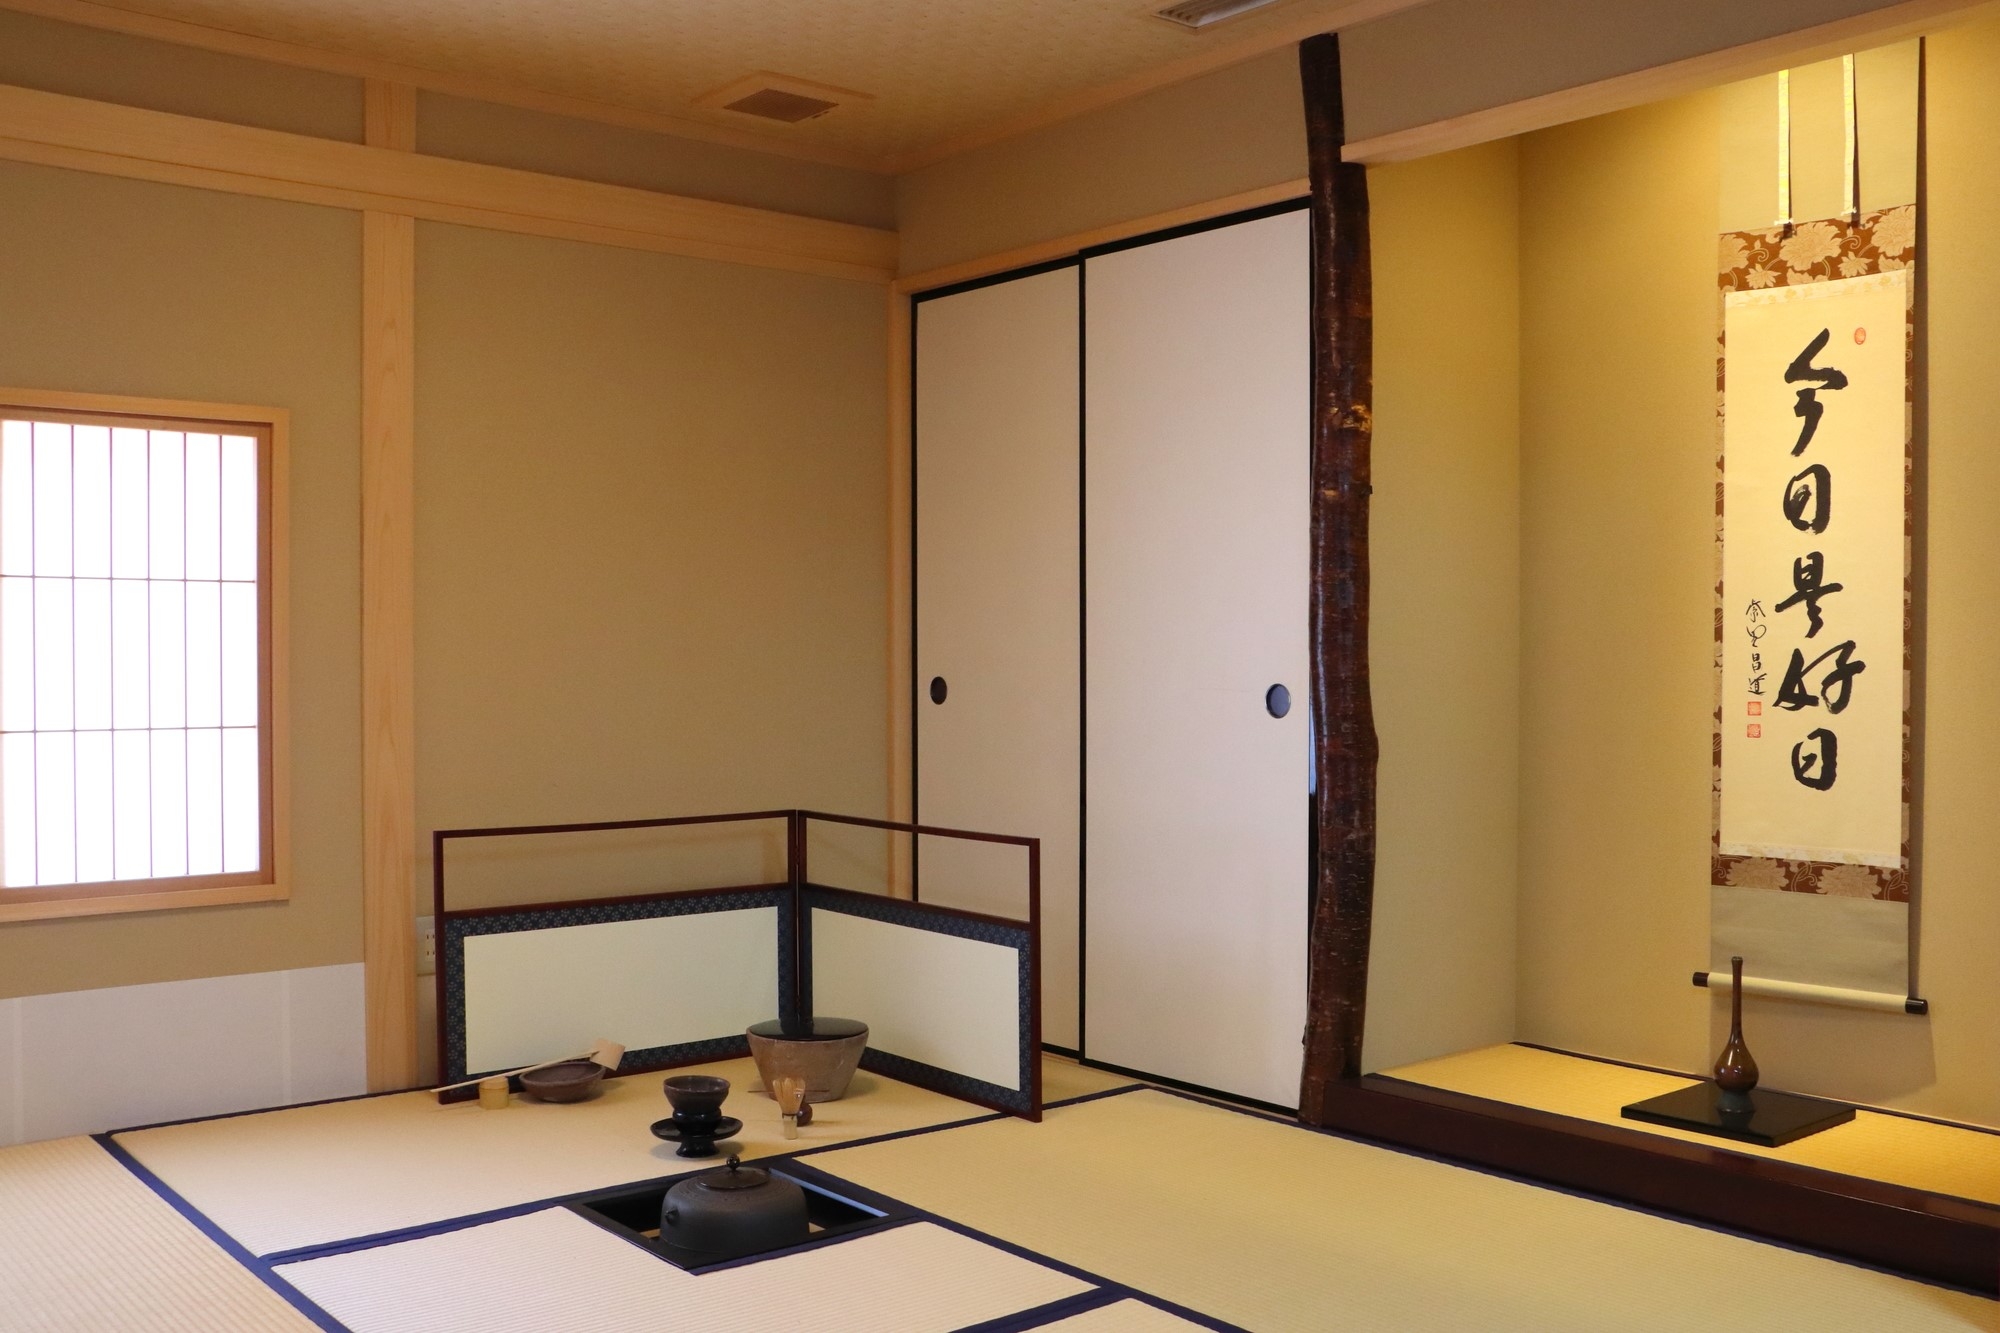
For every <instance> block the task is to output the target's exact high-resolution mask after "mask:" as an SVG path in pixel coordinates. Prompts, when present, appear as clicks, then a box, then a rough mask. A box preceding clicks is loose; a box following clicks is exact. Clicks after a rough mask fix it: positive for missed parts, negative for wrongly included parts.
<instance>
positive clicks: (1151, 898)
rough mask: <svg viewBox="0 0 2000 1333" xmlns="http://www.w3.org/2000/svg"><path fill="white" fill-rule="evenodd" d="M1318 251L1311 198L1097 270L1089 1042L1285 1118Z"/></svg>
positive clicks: (1088, 577)
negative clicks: (1311, 289) (1311, 323)
mask: <svg viewBox="0 0 2000 1333" xmlns="http://www.w3.org/2000/svg"><path fill="white" fill-rule="evenodd" d="M1308 255H1309V234H1308V231H1307V215H1306V214H1305V212H1304V211H1302V210H1293V211H1287V212H1281V213H1277V214H1275V215H1272V216H1265V217H1259V218H1254V219H1252V220H1249V221H1242V222H1237V223H1233V224H1231V225H1228V226H1222V227H1216V228H1212V229H1209V230H1204V231H1198V232H1195V233H1193V234H1188V235H1181V236H1175V237H1171V238H1168V239H1164V240H1155V241H1151V242H1149V243H1146V244H1143V245H1134V246H1130V247H1127V248H1120V249H1115V250H1112V251H1110V252H1108V253H1090V254H1087V255H1086V256H1085V259H1084V264H1083V280H1084V302H1083V306H1084V321H1083V324H1084V383H1085V386H1086V402H1085V408H1084V531H1085V541H1086V546H1085V590H1086V603H1087V609H1086V614H1085V621H1084V626H1085V640H1084V651H1085V660H1086V662H1087V666H1088V683H1087V687H1086V691H1085V716H1086V719H1087V729H1086V741H1085V761H1086V762H1085V774H1086V776H1085V796H1086V802H1085V810H1086V812H1087V813H1086V847H1087V857H1086V863H1085V873H1086V892H1087V898H1086V933H1085V946H1084V947H1085V959H1084V963H1085V967H1084V977H1085V995H1084V1001H1085V1003H1084V1013H1085V1030H1084V1037H1083V1041H1084V1052H1085V1055H1086V1056H1087V1057H1088V1058H1089V1059H1091V1060H1093V1061H1101V1062H1104V1063H1107V1064H1111V1065H1117V1066H1121V1067H1124V1068H1127V1069H1132V1070H1137V1071H1141V1072H1144V1073H1148V1074H1153V1075H1156V1076H1161V1077H1164V1078H1169V1079H1175V1080H1179V1081H1182V1082H1185V1083H1189V1084H1194V1085H1197V1086H1200V1087H1203V1088H1209V1089H1214V1090H1216V1091H1219V1092H1224V1093H1229V1094H1232V1095H1235V1096H1238V1097H1247V1098H1252V1099H1255V1100H1258V1101H1264V1102H1271V1103H1276V1104H1280V1105H1284V1106H1295V1105H1296V1104H1297V1100H1298V1087H1299V1062H1300V1045H1299V1043H1300V1036H1301V1033H1302V1031H1303V1029H1304V1024H1305V999H1306V926H1307V894H1308V876H1307V805H1306V791H1307V780H1308V778H1307V774H1308V754H1309V751H1308V740H1307V721H1306V688H1307V646H1306V610H1307V573H1308V567H1307V566H1308V540H1307V538H1308V532H1307V523H1308V501H1309V496H1308V470H1307V468H1308V457H1307V409H1308V387H1309V386H1308V376H1309V371H1310V359H1311V358H1310V349H1309V342H1308V286H1307V265H1308ZM1274 687H1277V688H1274ZM1287 696H1288V698H1287Z"/></svg>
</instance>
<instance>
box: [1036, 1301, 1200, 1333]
mask: <svg viewBox="0 0 2000 1333" xmlns="http://www.w3.org/2000/svg"><path fill="white" fill-rule="evenodd" d="M1042 1327H1044V1328H1048V1329H1054V1330H1056V1331H1057V1333H1187V1331H1188V1330H1189V1329H1198V1328H1201V1327H1203V1325H1201V1324H1197V1323H1194V1322H1192V1321H1190V1320H1186V1319H1183V1318H1181V1317H1180V1316H1179V1315H1175V1314H1168V1313H1167V1312H1166V1311H1165V1310H1162V1309H1160V1308H1159V1307H1158V1306H1154V1305H1147V1304H1146V1303H1145V1302H1144V1301H1116V1302H1113V1303H1112V1304H1110V1305H1100V1306H1098V1307H1097V1308H1096V1309H1095V1310H1086V1311H1084V1312H1083V1313H1082V1314H1075V1315H1071V1316H1070V1317H1069V1318H1067V1319H1058V1320H1056V1321H1055V1322H1054V1323H1052V1324H1044V1325H1042Z"/></svg>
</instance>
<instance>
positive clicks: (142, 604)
mask: <svg viewBox="0 0 2000 1333" xmlns="http://www.w3.org/2000/svg"><path fill="white" fill-rule="evenodd" d="M259 454H260V442H259V440H258V439H256V438H255V437H253V436H249V435H241V434H228V433H206V432H202V431H198V430H194V431H183V430H171V429H155V428H145V427H138V426H129V427H128V426H118V425H89V424H80V423H69V422H63V421H45V420H25V419H15V418H12V417H8V418H6V419H4V420H0V884H4V885H5V886H6V887H9V888H23V887H35V886H50V885H66V884H87V883H98V882H109V881H120V880H155V879H170V878H183V877H195V876H214V875H232V874H243V873H256V872H258V871H260V870H261V869H262V868H263V865H264V858H265V853H266V848H265V845H264V844H265V842H266V836H265V827H264V809H263V806H264V775H263V761H264V754H263V746H262V740H263V737H262V734H261V732H262V728H261V725H260V724H261V715H260V708H261V703H262V699H261V695H262V691H263V680H262V658H261V649H262V639H261V634H260V628H261V626H260V618H261V607H260V601H259V587H258V578H259V567H258V566H259V556H260V550H261V540H260V538H261V534H260V527H259V523H260V514H259V509H260V490H259V475H258V474H259V466H260V463H259Z"/></svg>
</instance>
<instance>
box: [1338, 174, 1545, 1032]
mask: <svg viewBox="0 0 2000 1333" xmlns="http://www.w3.org/2000/svg"><path fill="white" fill-rule="evenodd" d="M1517 168H1518V163H1517V153H1516V146H1515V144H1514V143H1513V142H1512V141H1507V142H1502V143H1495V144H1486V145H1483V146H1481V147H1479V148H1473V149H1468V150H1465V151H1463V152H1458V153H1450V154H1446V155H1444V156H1441V157H1434V158H1428V159H1425V160H1422V161H1418V162H1409V163H1399V164H1397V165H1394V166H1388V167H1379V168H1375V169H1373V170H1371V171H1370V172H1369V173H1368V189H1369V195H1370V202H1371V206H1372V211H1373V228H1372V241H1373V245H1374V260H1375V271H1374V277H1375V455H1374V462H1375V497H1374V513H1373V518H1372V529H1371V545H1372V551H1371V553H1370V554H1371V558H1372V560H1373V566H1374V569H1373V574H1374V582H1373V589H1372V594H1371V595H1372V602H1371V607H1370V612H1371V616H1372V622H1373V623H1372V624H1371V626H1370V636H1371V642H1370V658H1371V661H1372V666H1373V678H1374V689H1375V716H1376V729H1377V731H1378V733H1379V734H1380V737H1381V744H1382V763H1381V770H1380V787H1379V793H1378V796H1379V810H1378V839H1379V842H1378V850H1377V863H1376V890H1375V936H1374V949H1373V958H1372V960H1371V966H1370V969H1369V978H1368V1042H1367V1050H1366V1052H1365V1057H1366V1063H1367V1065H1368V1066H1369V1067H1370V1068H1383V1067H1388V1066H1393V1065H1396V1064H1400V1063H1403V1062H1405V1061H1409V1060H1417V1059H1424V1058H1427V1057H1429V1056H1432V1055H1442V1054H1445V1053H1447V1052H1450V1051H1454V1050H1459V1049H1462V1048H1464V1047H1468V1046H1475V1045H1483V1044H1488V1043H1492V1042H1498V1041H1506V1040H1508V1039H1509V1038H1511V1037H1512V1036H1513V1033H1514V927H1515V911H1516V903H1515V892H1514V874H1515V861H1516V855H1517V848H1516V820H1517V808H1516V799H1515V783H1514V774H1515V766H1516V763H1517V757H1518V754H1519V745H1520V694H1519V649H1520V643H1519V623H1520V619H1519V617H1520V582H1519V559H1518V552H1519V549H1520V520H1521V513H1520V475H1519V465H1518V460H1519V444H1520V438H1519V429H1518V423H1519V420H1520V411H1519V401H1518V399H1519V384H1520V378H1519V371H1520V356H1519V353H1520V346H1519V328H1520V324H1519V297H1520V292H1519V274H1518V253H1519V248H1518V247H1519V238H1518V234H1517V225H1516V219H1517V217H1518V203H1519V200H1518V192H1517Z"/></svg>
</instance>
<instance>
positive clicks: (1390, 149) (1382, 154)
mask: <svg viewBox="0 0 2000 1333" xmlns="http://www.w3.org/2000/svg"><path fill="white" fill-rule="evenodd" d="M1991 8H1992V0H1904V3H1902V4H1896V5H1886V6H1884V7H1882V8H1880V9H1871V10H1869V11H1867V12H1866V13H1861V14H1854V15H1851V16H1849V17H1847V18H1843V19H1836V20H1834V21H1833V22H1831V23H1822V24H1819V25H1817V26H1815V27H1811V28H1802V29H1800V30H1799V31H1797V32H1788V33H1782V34H1779V35H1778V36H1775V37H1767V38H1765V39H1763V40H1761V41H1755V42H1750V43H1747V44H1745V45H1742V46H1732V47H1727V48H1725V49H1723V50H1720V51H1707V52H1703V53H1702V54H1701V55H1698V56H1690V57H1688V58H1687V59H1685V60H1675V61H1670V62H1669V63H1667V64H1664V65H1655V66H1652V67H1651V68H1648V69H1639V70H1633V71H1632V72H1630V73H1628V74H1619V75H1616V76H1614V77H1612V78H1608V79H1598V80H1596V81H1594V82H1591V83H1585V84H1579V85H1578V86H1577V87H1574V88H1563V89H1559V90H1557V91H1555V92H1551V93H1544V94H1542V95H1540V96H1538V97H1528V98H1523V99H1521V100H1520V101H1516V102H1508V103H1506V104H1505V105H1502V106H1496V107H1489V108H1486V109H1483V110H1479V111H1471V112H1467V113H1466V114H1465V115H1462V116H1452V117H1448V118H1446V119H1444V120H1436V121H1431V122H1429V123H1428V124H1423V125H1412V126H1410V127H1408V128H1407V129H1401V130H1394V131H1391V132H1389V133H1386V134H1377V135H1371V136H1370V137H1368V138H1366V139H1357V140H1355V141H1354V142H1353V143H1350V144H1348V145H1346V146H1345V147H1344V148H1343V149H1342V150H1341V156H1342V157H1343V158H1344V159H1345V160H1346V161H1349V162H1362V163H1376V162H1403V161H1407V160H1409V159H1411V158H1416V157H1427V156H1429V155H1430V154H1432V153H1444V152H1450V151H1451V150H1453V149H1457V148H1470V147H1471V146H1472V145H1474V144H1481V143H1490V142H1491V141H1493V140H1495V139H1506V138H1510V137H1512V136H1513V135H1516V134H1528V133H1531V132H1533V131H1535V130H1545V129H1548V128H1549V127H1550V126H1552V125H1564V124H1568V123H1569V122H1570V121H1575V120H1584V119H1587V118H1589V117H1591V116H1602V115H1607V114H1609V113H1610V112H1613V111H1624V110H1627V109H1628V108H1631V107H1635V106H1643V105H1645V104H1646V103H1648V102H1659V101H1664V100H1666V99H1667V98H1670V97H1681V96H1684V95H1686V94H1688V93H1696V92H1701V91H1703V90H1705V89H1709V88H1714V87H1717V86H1719V85H1721V84H1725V83H1734V82H1736V81H1737V80H1739V79H1754V78H1756V77H1758V76H1759V75H1763V74H1771V73H1775V72H1776V71H1778V70H1781V69H1786V68H1790V67H1793V66H1797V65H1809V64H1812V63H1814V62H1815V61H1820V60H1830V59H1832V58H1833V57H1835V56H1841V55H1847V54H1849V53H1851V52H1854V51H1857V50H1861V49H1864V48H1866V47H1871V46H1886V45H1888V44H1889V43H1891V42H1900V41H1904V40H1906V39H1908V38H1911V37H1919V36H1922V35H1923V34H1925V33H1927V32H1935V31H1936V30H1937V29H1938V28H1940V27H1942V26H1945V24H1946V23H1947V22H1948V21H1950V20H1953V19H1957V18H1969V17H1972V16H1973V12H1974V11H1978V10H1989V9H1991Z"/></svg>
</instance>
